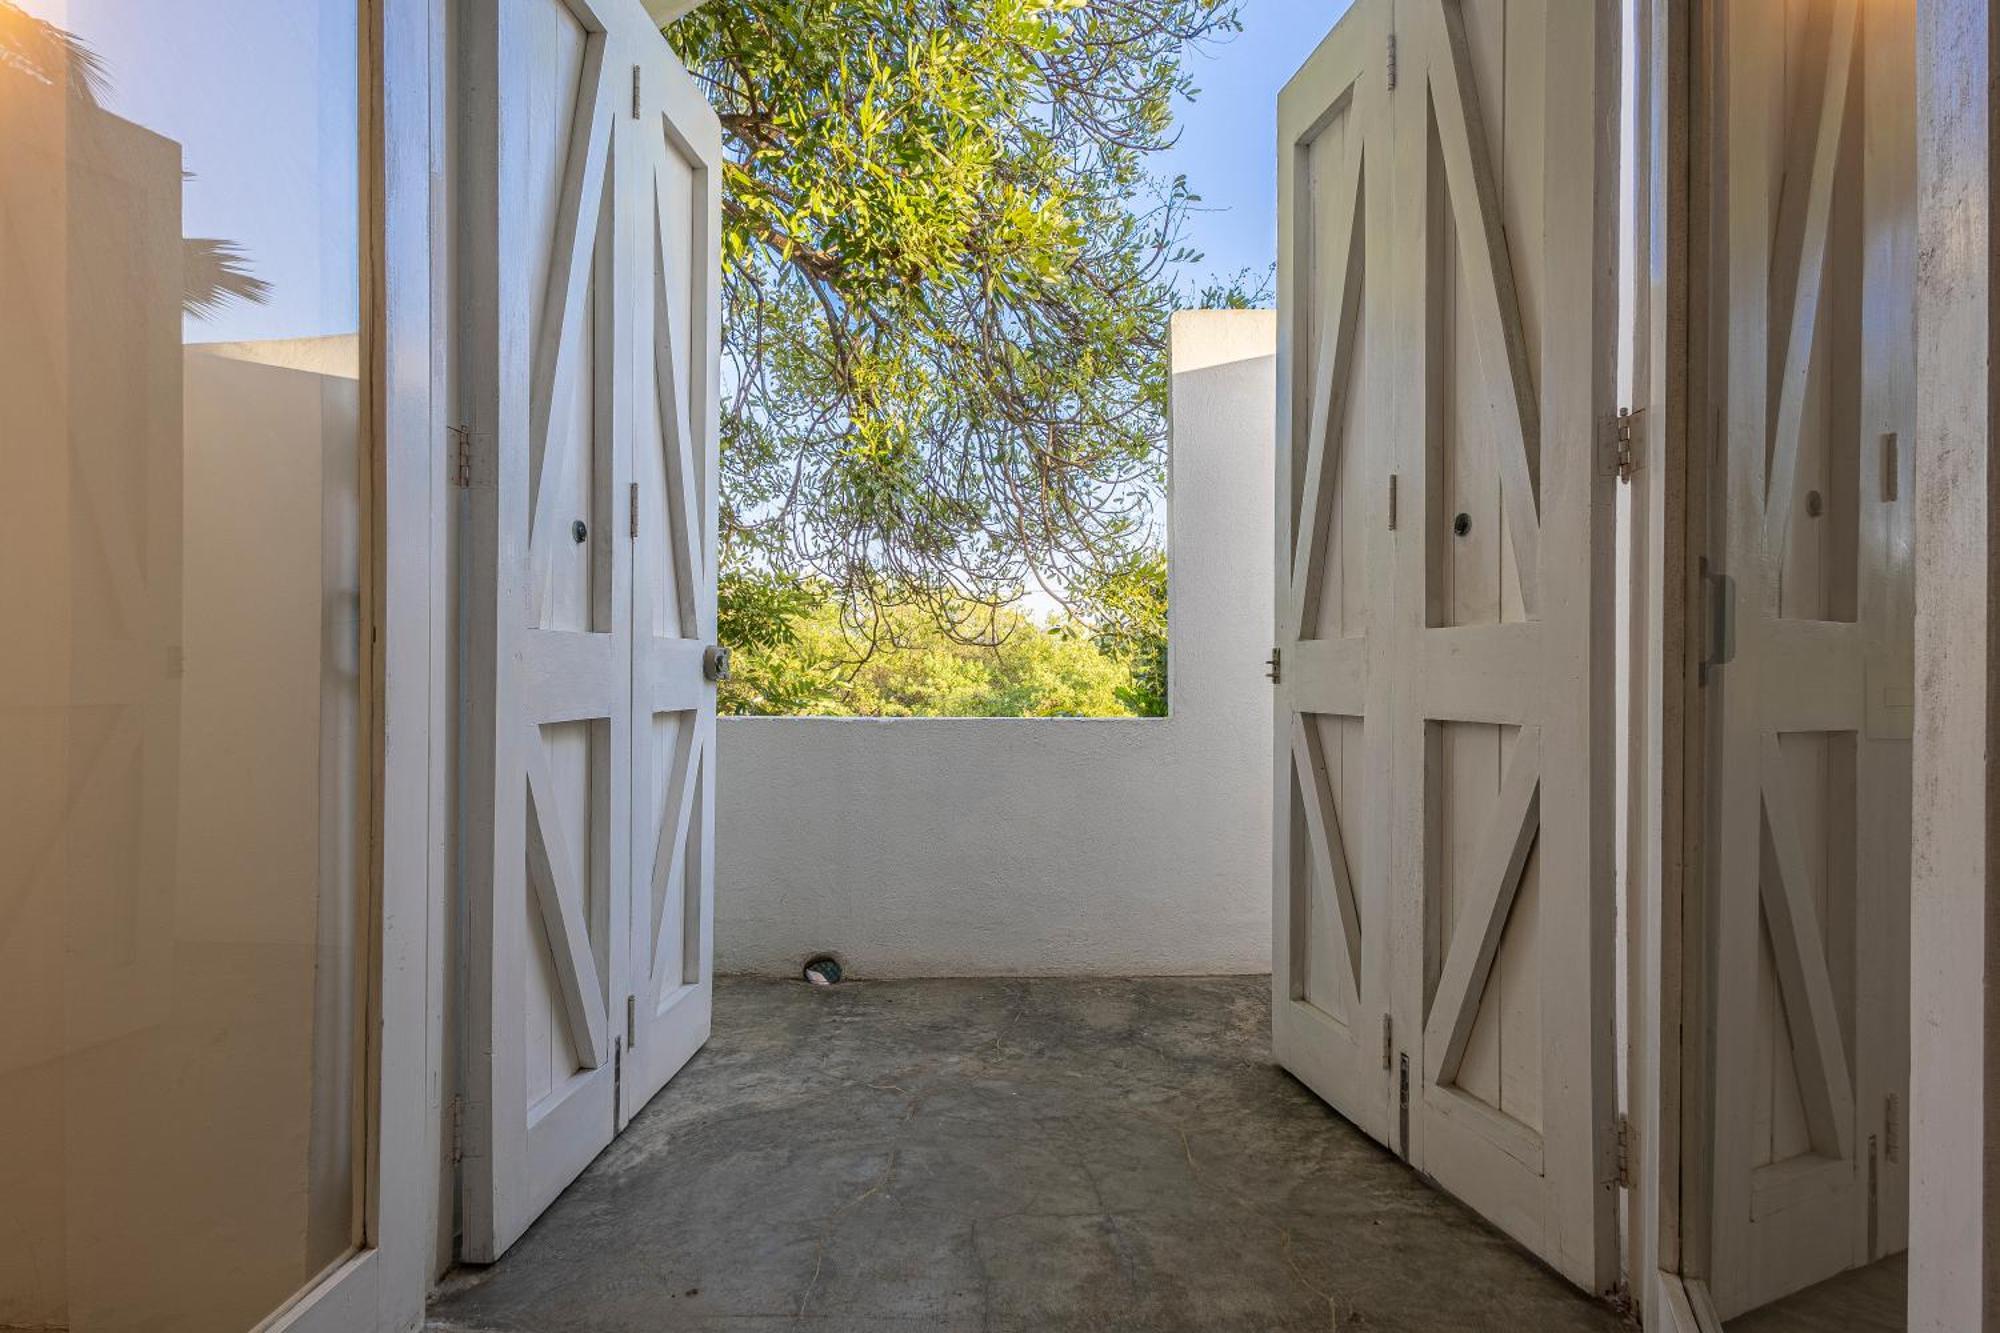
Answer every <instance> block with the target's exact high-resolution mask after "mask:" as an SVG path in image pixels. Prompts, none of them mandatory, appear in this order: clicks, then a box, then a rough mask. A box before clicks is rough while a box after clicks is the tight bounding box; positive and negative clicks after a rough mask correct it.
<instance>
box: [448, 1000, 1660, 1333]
mask: <svg viewBox="0 0 2000 1333" xmlns="http://www.w3.org/2000/svg"><path fill="white" fill-rule="evenodd" d="M1269 1004H1270V991H1269V983H1268V982H1267V981H1266V980H1265V979H1263V978H1240V979H1235V978H1232V979H1202V980H1117V981H1097V980H1068V979H1066V980H1032V981H930V982H898V983H873V984H870V983H853V982H850V983H847V984H844V985H841V986H838V987H834V988H832V989H824V990H822V989H814V988H811V987H807V986H804V985H802V984H799V983H795V982H771V981H726V982H723V983H721V984H720V985H718V987H717V993H716V1029H715V1035H714V1038H713V1039H712V1040H711V1042H710V1044H709V1046H708V1047H707V1049H706V1050H704V1051H703V1052H702V1053H701V1054H700V1055H699V1056H697V1057H696V1058H695V1060H694V1061H693V1062H692V1063H691V1064H690V1065H689V1066H688V1068H687V1069H686V1070H685V1071H684V1072H683V1073H682V1074H681V1076H680V1077H679V1078H678V1079H677V1080H676V1081H675V1082H674V1083H673V1084H672V1085H670V1086H669V1087H668V1088H667V1090H666V1091H665V1092H664V1093H662V1094H661V1096H660V1097H659V1098H658V1100H656V1101H655V1102H654V1104H653V1105H652V1106H651V1107H649V1108H648V1109H647V1110H646V1111H645V1112H644V1113H643V1114H642V1115H641V1116H639V1118H638V1119H637V1120H635V1121H634V1122H633V1124H632V1125H631V1127H630V1128H629V1129H628V1130H627V1132H626V1133H625V1135H624V1136H623V1137H622V1138H621V1139H620V1140H619V1141H618V1142H617V1143H615V1144H613V1145H612V1146H611V1147H610V1148H609V1149H608V1150H606V1152H605V1153H604V1155H603V1156H602V1157H600V1158H599V1159H598V1160H597V1162H596V1163H595V1164H594V1165H592V1166H591V1168H590V1169H589V1170H588V1171H587V1172H585V1174H584V1175H583V1177H582V1178H581V1179H579V1180H578V1181H577V1182H576V1183H575V1184H574V1185H572V1186H571V1187H570V1189H569V1190H568V1192H567V1193H565V1194H564V1195H563V1196H562V1198H561V1199H559V1200H558V1201H557V1202H556V1204H555V1206H554V1207H552V1208H551V1209H550V1210H549V1211H548V1213H547V1215H546V1216H544V1217H543V1218H542V1220H541V1221H540V1222H539V1223H537V1224H536V1225H535V1227H534V1228H533V1230H531V1231H530V1232H529V1233H528V1235H527V1236H525V1237H524V1238H523V1239H522V1240H521V1241H520V1243H519V1244H517V1245H516V1246H515V1247H514V1250H513V1252H512V1253H510V1254H509V1255H508V1256H507V1257H506V1258H505V1259H503V1260H502V1261H501V1262H500V1263H499V1264H497V1265H494V1266H493V1267H491V1268H488V1269H484V1270H476V1271H467V1272H464V1273H461V1274H458V1275H455V1276H453V1277H452V1278H451V1279H450V1280H449V1281H448V1282H447V1283H446V1287H445V1290H444V1291H443V1292H442V1293H441V1294H440V1296H439V1298H438V1300H437V1301H436V1302H435V1304H434V1306H433V1309H432V1321H431V1324H430V1327H431V1328H432V1329H435V1330H459V1331H465V1330H480V1331H482V1333H484V1331H487V1330H509V1331H512V1330H534V1331H535V1333H551V1331H552V1330H575V1331H576V1333H615V1331H622V1330H640V1329H644V1330H648V1331H649V1333H656V1331H665V1330H681V1329H717V1330H720V1329H729V1330H758V1329H777V1328H787V1327H796V1326H798V1325H801V1324H804V1325H807V1326H810V1327H812V1328H814V1329H819V1330H828V1331H831V1330H857V1331H858V1330H864V1329H865V1330H877V1329H891V1330H893V1329H898V1328H902V1329H912V1330H915V1329H923V1330H932V1329H936V1330H959V1329H967V1330H970V1329H980V1330H1003V1329H1021V1330H1036V1331H1037V1333H1042V1331H1044V1330H1047V1331H1050V1333H1053V1331H1055V1330H1085V1329H1089V1330H1118V1329H1130V1330H1160V1331H1162V1333H1166V1331H1170V1330H1183V1329H1185V1330H1204V1331H1210V1330H1214V1331H1221V1330H1238V1329H1241V1330H1253V1329H1254V1330H1278V1329H1310V1330H1315V1331H1316V1333H1324V1331H1325V1330H1329V1329H1337V1330H1349V1329H1370V1330H1375V1329H1424V1330H1439V1329H1535V1330H1541V1331H1543V1333H1561V1331H1563V1330H1621V1329H1625V1328H1627V1327H1628V1326H1627V1325H1626V1323H1625V1321H1624V1320H1623V1319H1621V1317H1620V1316H1619V1315H1618V1314H1617V1313H1616V1312H1614V1311H1613V1310H1611V1309H1609V1308H1608V1307H1606V1306H1604V1305H1601V1304H1598V1303H1596V1302H1593V1301H1590V1300H1586V1299H1585V1298H1583V1297H1582V1296H1580V1295H1578V1294H1577V1293H1575V1292H1574V1291H1572V1290H1571V1289H1570V1288H1569V1287H1568V1286H1567V1285H1565V1284H1564V1283H1563V1282H1562V1281H1561V1280H1560V1279H1558V1278H1557V1277H1555V1276H1554V1275H1553V1274H1552V1273H1550V1272H1549V1271H1548V1270H1546V1269H1544V1268H1542V1267H1541V1266H1540V1265H1539V1264H1537V1263H1536V1262H1535V1261H1534V1260H1532V1259H1530V1258H1528V1257H1527V1256H1526V1255H1524V1254H1523V1253H1522V1252H1521V1251H1520V1250H1518V1249H1516V1248H1515V1247H1514V1246H1513V1245H1512V1244H1511V1243H1509V1242H1508V1241H1507V1240H1505V1239H1504V1238H1502V1237H1501V1236H1500V1235H1499V1234H1498V1233H1497V1232H1495V1231H1493V1230H1491V1229H1490V1228H1489V1227H1487V1226H1486V1225H1485V1224H1484V1223H1482V1222H1481V1221H1479V1220H1478V1219H1477V1218H1475V1217H1474V1216H1473V1215H1472V1214H1471V1213H1470V1212H1468V1211H1467V1210H1465V1209H1464V1208H1462V1207H1460V1206H1459V1205H1458V1204H1456V1203H1455V1202H1453V1201H1452V1200H1450V1199H1449V1198H1446V1197H1445V1196H1444V1195H1442V1194H1440V1193H1438V1192H1437V1191H1435V1190H1433V1189H1431V1188H1430V1187H1428V1186H1427V1185H1425V1184H1424V1183H1423V1182H1422V1181H1420V1180H1419V1179H1418V1178H1417V1177H1416V1175H1415V1174H1414V1173H1412V1172H1411V1171H1409V1170H1408V1169H1407V1168H1405V1167H1404V1166H1402V1165H1401V1164H1400V1163H1398V1162H1397V1161H1395V1160H1394V1159H1393V1158H1392V1157H1390V1156H1389V1154H1387V1153H1386V1152H1384V1151H1382V1150H1381V1149H1380V1148H1378V1147H1376V1146H1375V1145H1374V1144H1373V1143H1371V1142H1369V1141H1368V1140H1366V1139H1364V1138H1363V1137H1362V1136H1361V1135H1360V1134H1359V1133H1358V1132H1356V1131H1355V1130H1354V1129H1352V1128H1351V1127H1349V1126H1348V1125H1347V1123H1346V1122H1345V1121H1343V1120H1341V1119H1339V1118H1338V1117H1337V1116H1335V1115H1333V1114H1332V1113H1331V1112H1329V1111H1328V1110H1327V1109H1326V1108H1325V1107H1324V1106H1323V1105H1322V1104H1321V1103H1320V1102H1319V1101H1318V1100H1317V1099H1316V1098H1314V1097H1313V1096H1312V1095H1311V1094H1310V1093H1308V1092H1307V1091H1306V1090H1305V1089H1304V1088H1303V1087H1302V1086H1300V1085H1299V1084H1298V1083H1296V1082H1294V1081H1293V1080H1292V1079H1291V1078H1290V1077H1289V1076H1287V1075H1285V1074H1284V1073H1282V1072H1280V1071H1279V1070H1278V1069H1277V1068H1276V1067H1275V1066H1273V1065H1272V1063H1271V1060H1270V1045H1269V1033H1268V1009H1269Z"/></svg>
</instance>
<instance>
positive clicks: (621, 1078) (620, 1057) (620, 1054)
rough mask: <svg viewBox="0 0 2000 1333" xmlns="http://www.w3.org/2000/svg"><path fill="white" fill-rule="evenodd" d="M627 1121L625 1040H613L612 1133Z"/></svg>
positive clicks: (617, 1038)
mask: <svg viewBox="0 0 2000 1333" xmlns="http://www.w3.org/2000/svg"><path fill="white" fill-rule="evenodd" d="M624 1119H625V1038H623V1037H613V1038H612V1039H611V1132H612V1133H613V1134H616V1133H617V1132H618V1129H619V1126H620V1125H621V1124H623V1123H624Z"/></svg>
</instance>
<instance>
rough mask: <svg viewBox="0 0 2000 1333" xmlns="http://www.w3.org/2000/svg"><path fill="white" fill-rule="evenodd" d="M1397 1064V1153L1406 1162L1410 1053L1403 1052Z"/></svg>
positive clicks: (1408, 1153) (1408, 1158)
mask: <svg viewBox="0 0 2000 1333" xmlns="http://www.w3.org/2000/svg"><path fill="white" fill-rule="evenodd" d="M1397 1064H1398V1066H1399V1068H1400V1073H1399V1074H1398V1075H1397V1079H1396V1083H1397V1088H1396V1143H1397V1144H1398V1145H1399V1152H1398V1154H1397V1155H1398V1156H1400V1157H1401V1158H1402V1159H1403V1160H1404V1161H1406V1162H1407V1161H1409V1160H1410V1053H1409V1052H1408V1051H1405V1052H1403V1054H1402V1056H1401V1058H1400V1059H1399V1060H1398V1061H1397Z"/></svg>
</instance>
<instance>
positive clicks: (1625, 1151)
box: [1614, 1114, 1633, 1190]
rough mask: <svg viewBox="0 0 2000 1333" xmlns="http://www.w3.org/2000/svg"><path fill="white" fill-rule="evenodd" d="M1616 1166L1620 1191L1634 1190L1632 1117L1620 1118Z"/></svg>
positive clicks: (1621, 1116)
mask: <svg viewBox="0 0 2000 1333" xmlns="http://www.w3.org/2000/svg"><path fill="white" fill-rule="evenodd" d="M1615 1151H1616V1158H1615V1161H1614V1166H1615V1168H1616V1170H1617V1172H1618V1176H1617V1180H1618V1187H1619V1188H1620V1189H1628V1190H1629V1189H1631V1188H1632V1156H1633V1143H1632V1117H1630V1116H1628V1115H1624V1114H1620V1115H1619V1117H1618V1144H1617V1148H1616V1150H1615Z"/></svg>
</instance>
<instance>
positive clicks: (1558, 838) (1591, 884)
mask: <svg viewBox="0 0 2000 1333" xmlns="http://www.w3.org/2000/svg"><path fill="white" fill-rule="evenodd" d="M1398 22H1399V32H1398V52H1399V63H1400V64H1403V66H1404V68H1405V69H1407V70H1408V71H1409V73H1410V76H1411V78H1412V79H1413V81H1414V82H1415V84H1416V86H1417V88H1418V89H1419V90H1420V93H1416V94H1412V96H1411V97H1410V99H1409V102H1408V104H1407V105H1409V106H1410V111H1409V113H1408V114H1407V115H1402V116H1399V122H1398V123H1399V129H1400V131H1401V132H1402V134H1403V136H1404V147H1403V148H1402V150H1401V153H1402V158H1401V160H1402V162H1403V163H1404V166H1403V171H1404V177H1403V181H1404V183H1403V184H1402V186H1401V194H1400V195H1399V198H1400V199H1403V200H1407V207H1408V209H1409V210H1410V214H1411V216H1412V217H1413V218H1415V219H1416V220H1417V221H1418V223H1419V224H1420V225H1419V226H1418V227H1417V228H1415V229H1414V231H1415V235H1416V236H1417V237H1418V238H1420V239H1419V240H1417V241H1413V242H1412V244H1411V249H1412V251H1413V253H1412V254H1411V256H1410V258H1409V260H1408V261H1407V264H1406V269H1405V271H1406V272H1407V274H1408V276H1407V278H1406V282H1407V283H1408V284H1409V285H1408V286H1407V287H1406V288H1405V289H1404V290H1405V292H1406V295H1405V296H1404V298H1403V299H1404V301H1405V303H1406V304H1407V305H1408V307H1409V309H1410V310H1411V312H1412V313H1411V319H1412V321H1413V322H1414V323H1415V324H1416V326H1417V328H1419V329H1420V330H1421V331H1422V334H1421V336H1420V337H1417V338H1414V339H1411V340H1410V347H1411V349H1412V350H1411V352H1410V354H1409V363H1408V365H1407V366H1406V367H1405V369H1404V371H1403V373H1402V379H1403V381H1404V382H1405V383H1406V384H1408V385H1410V386H1411V387H1410V392H1409V394H1408V396H1407V397H1406V399H1405V400H1404V401H1405V411H1404V417H1403V424H1402V430H1401V432H1400V433H1401V436H1402V439H1403V442H1404V446H1405V449H1406V451H1407V452H1406V454H1405V455H1404V458H1403V460H1402V463H1401V467H1402V469H1403V470H1404V471H1405V474H1406V475H1408V476H1409V477H1411V479H1412V481H1413V483H1414V488H1415V489H1416V490H1417V491H1418V493H1419V494H1420V495H1421V496H1422V497H1423V501H1422V503H1421V505H1419V506H1418V507H1417V508H1416V511H1415V512H1414V513H1413V515H1412V520H1413V521H1412V523H1411V525H1410V526H1411V529H1412V530H1411V531H1410V532H1409V534H1408V536H1407V537H1406V538H1405V545H1404V547H1403V563H1402V568H1401V573H1400V574H1399V584H1398V587H1399V588H1400V589H1401V590H1402V592H1403V594H1404V595H1403V597H1402V599H1401V602H1402V607H1406V608H1407V610H1404V609H1401V607H1399V610H1398V613H1397V623H1398V625H1399V626H1400V627H1401V636H1400V638H1399V641H1398V645H1397V648H1396V653H1397V656H1398V658H1399V659H1400V660H1401V661H1403V662H1405V663H1407V667H1406V669H1405V670H1404V671H1402V672H1401V673H1400V675H1401V679H1402V680H1403V681H1404V682H1405V687H1404V689H1403V690H1402V692H1401V694H1400V696H1399V704H1398V710H1397V725H1398V727H1399V730H1400V731H1401V733H1402V738H1401V741H1400V745H1399V748H1398V751H1397V758H1398V760H1399V763H1398V768H1397V771H1398V777H1397V780H1396V789H1397V793H1398V800H1399V802H1401V803H1402V805H1403V807H1404V809H1405V811H1406V813H1405V814H1403V815H1402V816H1400V817H1399V818H1398V819H1397V820H1396V823H1395V827H1396V829H1397V830H1398V834H1399V838H1400V841H1399V843H1398V847H1397V861H1396V863H1397V865H1398V867H1399V869H1398V871H1397V897H1398V901H1399V902H1400V903H1401V904H1402V911H1403V912H1404V913H1405V915H1406V918H1407V919H1408V920H1409V922H1410V924H1409V926H1408V927H1407V928H1406V930H1405V935H1406V937H1407V938H1408V939H1409V940H1410V941H1411V949H1412V953H1413V957H1412V960H1411V962H1410V963H1409V964H1408V965H1407V966H1406V967H1405V968H1404V969H1403V972H1404V975H1403V980H1402V981H1401V982H1400V990H1399V1002H1398V1023H1397V1026H1398V1027H1399V1028H1403V1029H1404V1030H1409V1031H1413V1032H1415V1033H1417V1034H1420V1038H1421V1040H1420V1043H1417V1044H1419V1045H1420V1047H1421V1052H1422V1055H1421V1059H1420V1061H1417V1062H1416V1064H1417V1069H1416V1071H1415V1072H1414V1074H1413V1086H1412V1092H1411V1098H1412V1101H1413V1103H1414V1105H1415V1106H1416V1108H1417V1110H1416V1111H1414V1112H1413V1114H1412V1117H1411V1118H1412V1125H1411V1129H1410V1134H1409V1139H1408V1141H1407V1142H1406V1144H1405V1150H1406V1153H1407V1155H1408V1156H1409V1157H1410V1159H1411V1160H1412V1161H1413V1162H1416V1163H1418V1164H1419V1165H1421V1166H1422V1167H1423V1168H1424V1169H1425V1170H1426V1171H1427V1172H1428V1173H1429V1174H1431V1175H1432V1176H1433V1177H1435V1178H1436V1179H1437V1180H1438V1181H1439V1182H1440V1183H1441V1184H1443V1185H1444V1186H1445V1187H1446V1188H1448V1189H1450V1190H1452V1191H1453V1192H1454V1193H1456V1194H1458V1195H1459V1196H1460V1197H1462V1198H1464V1199H1465V1200H1466V1201H1467V1202H1469V1203H1471V1204H1472V1205H1473V1206H1474V1207H1476V1208H1478V1209H1479V1210H1480V1211H1481V1212H1483V1213H1485V1214H1486V1215H1487V1216H1488V1217H1490V1218H1492V1219H1493V1220H1494V1221H1495V1222H1497V1223H1498V1224H1499V1225H1500V1226H1501V1227H1502V1228H1503V1229H1505V1230H1507V1231H1508V1232H1509V1233H1510V1234H1512V1235H1513V1236H1515V1237H1516V1238H1517V1239H1519V1240H1520V1241H1521V1242H1522V1243H1524V1244H1526V1245H1528V1246H1529V1247H1530V1248H1532V1249H1534V1250H1535V1251H1536V1252H1537V1253H1538V1254H1541V1255H1542V1256H1543V1257H1544V1258H1545V1259H1547V1260H1548V1261H1549V1262H1550V1263H1551V1264H1553V1265H1554V1266H1555V1267H1556V1268H1557V1269H1559V1270H1560V1271H1562V1272H1563V1273H1564V1274H1565V1275H1567V1276H1568V1277H1570V1278H1571V1279H1572V1280H1573V1281H1575V1282H1577V1283H1578V1284H1580V1285H1582V1286H1585V1287H1588V1288H1591V1289H1593V1290H1603V1289H1606V1288H1607V1287H1608V1286H1609V1285H1610V1284H1611V1283H1612V1282H1613V1281H1615V1280H1616V1276H1617V1257H1616V1253H1615V1244H1614V1229H1613V1217H1612V1206H1613V1197H1614V1189H1613V1186H1612V1185H1611V1183H1610V1182H1611V1179H1612V1175H1613V1166H1612V1160H1611V1151H1610V1150H1611V1139H1612V1132H1613V1121H1614V1116H1615V1111H1616V1106H1615V1098H1614V1095H1613V1087H1612V1077H1613V1070H1614V1067H1615V1052H1614V1049H1613V1045H1612V1030H1611V1021H1612V936H1611V902H1610V885H1611V874H1610V862H1611V858H1610V851H1611V848H1610V835H1611V814H1612V804H1611V795H1612V791H1611V789H1612V774H1611V766H1610V762H1609V761H1610V744H1609V724H1608V711H1607V708H1606V705H1607V704H1608V701H1609V693H1610V684H1611V672H1612V669H1613V663H1612V654H1611V644H1610V637H1609V630H1610V605H1609V589H1610V581H1609V575H1610V568H1609V555H1610V535H1611V522H1612V516H1611V509H1610V500H1611V486H1612V482H1611V480H1610V478H1609V471H1608V468H1607V467H1606V465H1605V462H1604V460H1603V458H1602V455H1601V452H1600V445H1599V441H1600V440H1601V439H1602V438H1603V435H1604V432H1605V423H1606V422H1607V420H1608V419H1609V418H1610V417H1611V416H1612V414H1613V412H1614V410H1615V404H1614V401H1613V398H1612V393H1611V389H1612V384H1611V369H1612V367H1611V363H1610V359H1609V357H1608V356H1607V355H1606V349H1607V348H1608V347H1609V346H1610V345H1611V344H1612V341H1613V319H1612V310H1613V306H1612V297H1613V293H1612V292H1611V289H1610V272H1611V269H1612V265H1611V263H1610V258H1611V256H1612V255H1613V253H1614V251H1613V246H1612V239H1611V237H1612V232H1611V225H1610V224H1611V222H1612V220H1613V217H1614V214H1613V212H1612V209H1611V207H1610V201H1609V200H1608V199H1607V198H1606V197H1605V192H1604V187H1603V186H1602V184H1601V183H1602V182H1604V181H1607V180H1615V179H1616V145H1615V142H1614V141H1613V140H1612V139H1611V137H1610V135H1609V133H1608V132H1607V131H1606V130H1604V129H1603V128H1602V126H1603V124H1604V123H1605V121H1606V119H1607V111H1606V108H1610V107H1615V105H1616V99H1617V83H1616V67H1615V63H1614V61H1613V58H1612V57H1613V54H1614V53H1615V51H1616V44H1617V38H1618V34H1617V33H1616V31H1615V20H1614V19H1613V18H1610V17H1607V16H1606V15H1605V14H1604V13H1602V12H1594V11H1593V10H1592V9H1591V8H1589V7H1582V6H1570V5H1564V4H1560V3H1535V2H1532V0H1530V2H1523V3H1510V4H1508V5H1505V6H1491V5H1478V4H1462V3H1456V2H1455V0H1423V3H1418V4H1415V5H1412V6H1409V7H1408V8H1407V9H1406V10H1400V11H1399V16H1398ZM1406 51H1407V55H1405V54H1403V53H1404V52H1406ZM1405 1015H1407V1017H1408V1020H1409V1021H1408V1026H1407V1028H1406V1027H1405V1021H1404V1016H1405Z"/></svg>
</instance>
